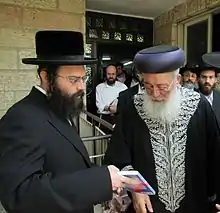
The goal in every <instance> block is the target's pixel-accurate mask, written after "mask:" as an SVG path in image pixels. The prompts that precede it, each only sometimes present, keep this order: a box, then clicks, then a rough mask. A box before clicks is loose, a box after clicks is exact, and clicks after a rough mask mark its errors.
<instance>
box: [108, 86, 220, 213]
mask: <svg viewBox="0 0 220 213" xmlns="http://www.w3.org/2000/svg"><path fill="white" fill-rule="evenodd" d="M181 96H182V102H181V111H180V113H179V116H178V118H177V119H176V120H175V121H173V122H172V123H171V124H167V123H164V122H161V121H158V120H155V119H151V118H149V116H147V114H146V111H145V110H144V107H143V94H137V95H135V96H134V101H133V104H131V105H130V104H127V107H125V108H124V109H123V112H122V113H121V116H120V117H119V118H120V119H118V120H117V123H116V126H115V129H114V132H113V135H112V138H111V142H110V144H109V146H108V149H107V152H106V156H105V159H104V163H106V164H114V165H116V166H118V167H119V168H123V167H124V166H127V165H132V166H133V168H134V169H135V170H138V171H139V172H140V173H141V174H142V175H143V176H144V177H145V178H146V180H147V181H148V182H149V184H150V185H151V186H152V187H153V188H154V189H155V191H156V196H151V202H152V205H153V209H154V213H170V212H175V213H186V212H187V213H207V212H209V209H210V208H211V204H210V203H208V198H209V197H211V196H213V195H214V194H215V192H217V199H216V202H217V203H219V202H220V199H219V195H220V187H219V184H218V183H219V182H220V180H219V176H220V174H219V171H220V170H219V164H220V137H219V128H218V124H217V121H216V117H215V115H214V113H213V110H212V108H211V107H210V104H209V103H208V102H207V100H206V99H205V98H204V97H201V95H200V94H199V93H196V92H193V91H190V90H188V89H183V88H182V89H181ZM119 153H120V154H119Z"/></svg>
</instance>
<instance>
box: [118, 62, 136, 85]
mask: <svg viewBox="0 0 220 213" xmlns="http://www.w3.org/2000/svg"><path fill="white" fill-rule="evenodd" d="M115 66H116V69H117V80H118V81H120V82H121V83H123V84H125V85H126V86H127V87H128V88H129V87H130V85H131V81H132V76H130V75H129V74H128V73H127V72H126V70H124V65H123V64H122V63H120V62H119V63H116V65H115Z"/></svg>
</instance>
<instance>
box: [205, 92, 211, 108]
mask: <svg viewBox="0 0 220 213" xmlns="http://www.w3.org/2000/svg"><path fill="white" fill-rule="evenodd" d="M205 97H206V99H207V100H208V101H209V103H210V104H211V105H212V103H213V91H212V92H211V94H210V95H205Z"/></svg>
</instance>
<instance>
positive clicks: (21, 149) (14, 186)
mask: <svg viewBox="0 0 220 213" xmlns="http://www.w3.org/2000/svg"><path fill="white" fill-rule="evenodd" d="M111 197H112V187H111V179H110V176H109V172H108V170H107V168H106V167H98V166H97V167H93V166H92V165H91V162H90V160H89V156H88V153H87V150H86V148H85V146H84V145H83V143H82V141H81V139H80V137H79V135H78V133H77V131H76V129H75V128H73V127H72V126H70V124H69V123H68V121H67V120H66V119H62V118H59V117H57V116H56V115H55V114H54V113H53V112H52V111H50V109H49V107H48V105H47V99H46V96H45V95H44V94H42V93H41V92H39V91H38V90H37V89H35V88H33V89H32V91H31V93H30V94H29V95H28V96H27V97H25V98H24V99H23V100H21V101H20V102H18V103H17V104H15V105H14V106H12V107H11V108H10V109H9V111H8V112H7V113H6V115H5V116H4V117H3V118H2V119H1V121H0V199H1V202H2V204H3V206H4V207H5V209H6V211H7V212H9V213H14V212H16V213H66V212H68V213H73V212H74V213H78V212H79V213H81V212H82V213H84V212H91V211H92V209H93V204H97V203H100V202H103V201H106V200H109V199H111Z"/></svg>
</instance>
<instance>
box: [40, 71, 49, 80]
mask: <svg viewBox="0 0 220 213" xmlns="http://www.w3.org/2000/svg"><path fill="white" fill-rule="evenodd" d="M40 80H41V82H42V83H45V82H48V76H47V72H46V70H44V69H42V70H41V71H40Z"/></svg>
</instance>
